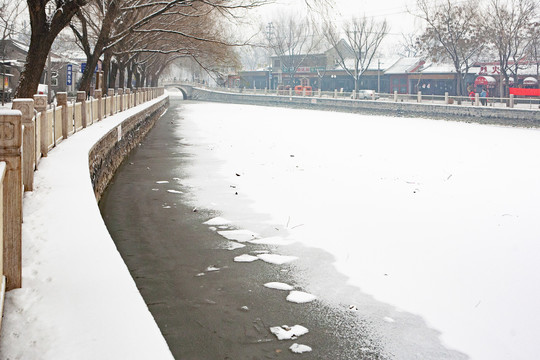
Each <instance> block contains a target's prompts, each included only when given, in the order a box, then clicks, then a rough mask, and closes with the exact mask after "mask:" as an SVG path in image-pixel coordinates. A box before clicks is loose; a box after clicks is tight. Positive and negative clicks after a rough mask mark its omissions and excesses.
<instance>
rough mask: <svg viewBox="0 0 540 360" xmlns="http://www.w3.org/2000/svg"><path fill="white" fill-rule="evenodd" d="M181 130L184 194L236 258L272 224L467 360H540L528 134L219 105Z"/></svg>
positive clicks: (534, 196)
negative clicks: (323, 254)
mask: <svg viewBox="0 0 540 360" xmlns="http://www.w3.org/2000/svg"><path fill="white" fill-rule="evenodd" d="M218 114H219V115H218ZM182 117H183V118H184V119H185V121H184V122H183V125H182V129H181V133H182V134H183V136H184V139H183V143H184V144H186V145H189V146H186V151H189V152H190V153H191V155H192V156H193V158H192V166H191V167H190V168H188V169H182V171H186V170H187V171H188V172H189V174H190V178H189V179H188V180H186V181H185V184H184V185H186V186H187V187H191V189H192V193H193V194H194V196H195V199H194V203H195V204H194V205H195V206H197V207H202V208H209V209H214V210H216V211H218V212H220V213H221V214H222V216H223V217H224V218H225V219H227V220H231V221H232V222H233V224H234V225H235V226H236V227H238V228H239V229H241V230H242V229H243V231H237V232H236V233H235V235H238V234H243V235H245V237H244V238H241V239H240V241H242V244H249V243H250V242H252V241H256V239H253V237H254V236H258V237H260V238H269V237H272V236H275V235H276V234H275V233H272V232H267V233H264V232H263V231H264V229H269V228H272V227H270V226H268V225H269V224H280V225H281V226H282V228H285V229H287V231H288V236H287V238H286V239H284V240H286V241H299V242H301V243H303V244H305V245H308V246H313V247H317V248H321V249H324V250H326V251H328V252H329V253H331V254H332V255H333V256H334V257H335V259H336V263H335V265H336V267H337V269H338V270H339V271H340V272H341V273H343V274H345V275H346V276H347V277H348V278H349V282H350V284H352V285H355V286H357V287H359V288H361V289H362V290H363V291H364V292H366V293H368V294H372V295H374V296H375V297H376V298H377V299H379V300H381V301H384V302H386V303H389V304H391V305H393V306H395V307H397V308H399V309H402V310H404V311H407V312H411V313H414V314H419V315H421V316H422V317H423V318H424V319H425V320H426V322H427V323H428V325H429V326H430V327H432V328H434V329H436V330H438V331H440V332H441V338H442V340H443V342H444V343H445V344H446V345H447V346H448V347H450V348H452V349H457V350H459V351H461V352H463V353H465V354H467V355H468V356H469V357H470V358H471V359H473V360H484V359H490V360H497V359H501V360H502V359H523V360H525V359H532V358H536V357H537V354H538V353H540V343H539V342H538V341H537V340H536V338H537V337H538V336H539V335H540V324H539V323H538V322H537V321H536V319H537V318H538V317H539V316H540V309H539V308H538V306H537V304H538V303H540V285H539V284H540V272H539V271H538V267H539V266H538V261H537V259H538V258H540V242H539V241H538V234H539V233H540V223H539V222H538V221H537V217H538V213H540V188H539V187H538V184H539V183H540V160H539V158H538V154H539V153H540V132H538V131H537V130H533V129H519V128H505V127H496V126H486V125H477V124H467V123H458V122H446V121H432V120H425V119H403V118H390V117H379V116H362V115H353V114H341V113H331V112H314V111H308V110H291V109H279V108H264V107H255V106H246V105H223V104H204V105H201V104H189V105H186V106H185V107H184V110H183V111H182ZM198 164H202V165H201V166H198ZM208 164H213V166H212V167H211V168H208ZM209 173H211V174H212V176H208V174H209ZM239 198H242V199H245V200H243V201H242V202H241V204H242V205H245V204H249V207H248V208H239V207H238V203H239V200H238V199H239ZM256 213H258V214H263V215H264V216H254V214H256ZM261 218H264V219H266V220H265V224H260V223H257V221H259V219H261ZM267 231H268V230H267ZM221 233H222V235H224V236H227V235H230V234H231V233H227V232H221ZM228 238H230V237H228ZM242 251H244V250H242ZM247 252H248V251H246V253H247ZM297 255H298V256H299V257H301V256H302V254H297ZM232 256H234V255H232ZM314 266H316V265H314ZM313 288H316V286H314V287H313ZM313 295H315V296H317V297H319V298H323V299H324V297H325V294H324V291H322V293H315V292H314V293H313ZM382 320H383V321H385V322H387V323H390V322H391V323H392V325H393V326H404V324H399V322H398V321H395V319H392V318H385V319H382ZM410 355H411V356H407V355H406V354H405V355H403V354H402V357H401V358H405V359H410V358H413V356H412V355H413V354H410Z"/></svg>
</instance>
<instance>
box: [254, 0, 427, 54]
mask: <svg viewBox="0 0 540 360" xmlns="http://www.w3.org/2000/svg"><path fill="white" fill-rule="evenodd" d="M311 1H312V2H313V1H314V0H311ZM328 1H332V2H333V4H334V6H332V7H331V9H330V12H331V13H332V14H333V16H335V19H336V20H337V21H339V19H346V18H350V17H352V16H362V15H366V16H368V17H373V18H374V19H375V20H378V21H383V20H385V19H386V20H387V21H388V23H389V25H390V33H389V34H388V36H387V38H386V41H385V43H386V47H391V46H392V45H393V44H396V43H399V41H400V39H401V38H402V35H401V34H402V33H414V32H415V30H417V29H419V21H418V20H417V19H416V18H415V17H414V16H413V15H411V14H410V13H409V11H408V9H410V10H412V11H414V9H415V4H416V0H383V1H359V0H328ZM283 11H296V12H297V13H298V14H299V16H300V14H305V13H307V9H306V5H305V0H276V1H275V3H274V4H270V5H264V6H262V7H261V8H260V9H258V10H257V11H256V12H255V13H256V14H257V15H256V16H255V18H256V19H257V20H258V21H259V22H262V23H266V22H269V21H272V19H275V17H276V14H277V13H279V12H283Z"/></svg>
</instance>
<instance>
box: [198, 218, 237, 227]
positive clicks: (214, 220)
mask: <svg viewBox="0 0 540 360" xmlns="http://www.w3.org/2000/svg"><path fill="white" fill-rule="evenodd" d="M231 223H232V222H231V221H230V220H227V219H224V218H222V217H220V216H217V217H215V218H212V219H210V220H208V221H205V222H204V223H203V224H205V225H211V226H220V225H229V224H231Z"/></svg>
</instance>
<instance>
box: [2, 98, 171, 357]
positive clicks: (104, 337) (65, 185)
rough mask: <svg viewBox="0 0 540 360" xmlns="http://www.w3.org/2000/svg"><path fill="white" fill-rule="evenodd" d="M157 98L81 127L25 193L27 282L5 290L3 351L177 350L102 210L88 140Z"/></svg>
mask: <svg viewBox="0 0 540 360" xmlns="http://www.w3.org/2000/svg"><path fill="white" fill-rule="evenodd" d="M159 100H161V98H158V99H156V100H153V101H151V102H149V103H147V104H143V105H139V106H137V107H135V108H133V109H130V110H128V111H125V112H123V113H121V114H118V115H115V116H113V117H110V118H107V119H105V120H103V121H101V122H99V123H96V124H94V125H92V126H90V127H89V128H87V129H85V130H83V131H81V132H79V133H76V134H74V135H73V136H72V137H70V138H69V139H67V140H65V141H64V142H62V143H61V144H60V145H59V146H58V147H57V148H55V149H53V150H52V151H51V152H50V153H49V156H48V157H46V158H43V159H42V160H41V162H40V164H39V168H38V170H37V171H36V172H35V183H34V191H33V192H27V193H25V195H24V204H23V207H24V208H23V217H24V223H23V229H22V230H23V239H22V241H23V288H22V289H17V290H12V291H10V292H8V293H7V295H6V304H5V313H4V321H3V323H2V336H1V338H0V359H6V360H7V359H10V360H15V359H51V360H52V359H54V360H58V359H79V360H80V359H89V360H95V359H145V360H146V359H172V358H173V357H172V355H171V353H170V351H169V348H168V346H167V344H166V342H165V340H164V338H163V336H162V335H161V332H160V330H159V328H158V327H157V325H156V323H155V321H154V318H153V317H152V315H151V314H150V312H149V311H148V308H147V306H146V304H145V303H144V301H143V299H142V297H141V295H140V293H139V291H138V289H137V287H136V286H135V283H134V282H133V279H132V278H131V275H130V274H129V271H128V269H127V267H126V265H125V264H124V262H123V260H122V258H121V257H120V254H119V253H118V251H117V250H116V247H115V245H114V243H113V241H112V239H111V237H110V236H109V233H108V231H107V229H106V227H105V224H104V223H103V220H102V218H101V215H100V212H99V209H98V206H97V203H96V199H95V197H94V192H93V190H92V184H91V182H90V176H89V171H88V152H89V150H90V148H91V147H92V146H93V145H94V144H95V143H96V142H97V141H98V140H99V139H100V138H101V137H102V136H103V135H104V134H106V133H107V131H109V130H110V129H113V128H115V127H116V126H118V125H119V124H120V123H121V122H122V121H123V120H124V119H125V118H126V117H127V116H130V115H132V114H134V113H136V112H138V111H140V110H141V109H143V108H145V107H148V106H150V105H151V104H153V103H155V102H156V101H159Z"/></svg>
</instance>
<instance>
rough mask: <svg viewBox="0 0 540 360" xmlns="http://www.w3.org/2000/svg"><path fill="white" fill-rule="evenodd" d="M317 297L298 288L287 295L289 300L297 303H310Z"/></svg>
mask: <svg viewBox="0 0 540 360" xmlns="http://www.w3.org/2000/svg"><path fill="white" fill-rule="evenodd" d="M316 298H317V296H315V295H313V294H310V293H307V292H303V291H297V290H293V291H291V292H290V293H289V295H287V301H290V302H294V303H297V304H303V303H308V302H311V301H313V300H315V299H316Z"/></svg>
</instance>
